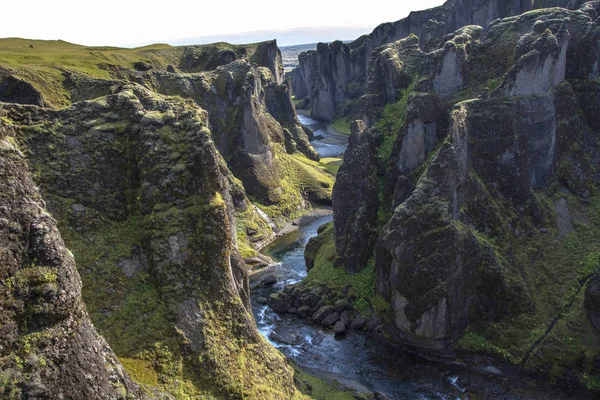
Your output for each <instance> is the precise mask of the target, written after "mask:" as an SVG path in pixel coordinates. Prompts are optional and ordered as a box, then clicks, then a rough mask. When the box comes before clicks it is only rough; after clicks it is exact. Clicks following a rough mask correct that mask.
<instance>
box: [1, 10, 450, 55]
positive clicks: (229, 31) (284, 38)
mask: <svg viewBox="0 0 600 400" xmlns="http://www.w3.org/2000/svg"><path fill="white" fill-rule="evenodd" d="M443 2H444V1H443V0H420V1H418V2H416V1H389V0H366V1H364V0H363V1H361V2H360V3H358V2H354V1H348V0H346V1H338V0H335V1H334V0H329V1H328V0H302V1H294V0H292V1H289V0H288V1H281V0H277V1H274V0H254V1H231V0H230V1H223V0H210V1H202V0H196V1H189V0H162V1H154V0H145V1H138V0H100V1H94V2H88V1H85V0H2V4H1V5H0V8H1V10H2V15H3V18H2V23H1V24H0V37H21V38H27V39H48V40H57V39H61V40H65V41H68V42H72V43H77V44H83V45H89V46H100V45H103V46H104V45H106V46H123V47H132V46H135V45H144V44H149V43H169V44H173V45H178V44H193V43H197V44H201V43H209V42H216V41H229V42H232V43H250V42H257V41H262V40H268V39H278V43H279V45H280V46H285V45H290V44H302V43H312V42H316V41H331V40H334V39H341V40H349V39H355V38H357V37H358V36H360V35H361V34H364V33H369V32H370V31H371V30H373V28H374V27H376V26H377V25H379V24H380V23H383V22H390V21H396V20H398V19H401V18H404V17H406V16H407V15H408V13H409V12H410V11H414V10H423V9H426V8H431V7H435V6H438V5H440V4H442V3H443ZM358 4H359V5H358Z"/></svg>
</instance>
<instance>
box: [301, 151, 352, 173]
mask: <svg viewBox="0 0 600 400" xmlns="http://www.w3.org/2000/svg"><path fill="white" fill-rule="evenodd" d="M292 156H293V157H295V158H296V159H297V160H298V161H300V162H302V163H304V164H307V165H310V166H313V167H318V168H320V169H322V170H323V171H326V172H329V173H330V174H331V175H334V176H335V175H337V172H338V170H339V169H340V166H341V165H342V162H343V159H342V158H339V157H328V158H321V159H320V160H319V161H313V160H310V159H308V158H306V156H305V155H304V154H302V153H298V152H296V153H294V154H292Z"/></svg>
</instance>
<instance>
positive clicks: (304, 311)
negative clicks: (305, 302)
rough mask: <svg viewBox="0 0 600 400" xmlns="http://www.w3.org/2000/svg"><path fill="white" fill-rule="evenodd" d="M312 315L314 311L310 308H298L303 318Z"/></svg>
mask: <svg viewBox="0 0 600 400" xmlns="http://www.w3.org/2000/svg"><path fill="white" fill-rule="evenodd" d="M311 313H312V310H311V308H310V307H308V306H301V307H298V315H299V316H301V317H302V318H306V317H308V316H310V315H311Z"/></svg>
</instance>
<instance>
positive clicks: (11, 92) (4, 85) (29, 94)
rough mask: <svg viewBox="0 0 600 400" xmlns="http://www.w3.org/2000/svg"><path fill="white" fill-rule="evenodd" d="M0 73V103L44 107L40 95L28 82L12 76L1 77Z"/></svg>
mask: <svg viewBox="0 0 600 400" xmlns="http://www.w3.org/2000/svg"><path fill="white" fill-rule="evenodd" d="M1 72H2V71H0V101H4V102H6V103H18V104H32V105H36V106H41V107H43V106H44V100H43V99H42V95H41V93H40V92H39V91H38V90H37V89H36V88H35V87H33V85H32V84H31V83H29V82H26V81H24V80H22V79H19V78H16V77H14V76H6V77H2V74H1Z"/></svg>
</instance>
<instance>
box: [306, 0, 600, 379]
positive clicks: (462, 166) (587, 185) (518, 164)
mask: <svg viewBox="0 0 600 400" xmlns="http://www.w3.org/2000/svg"><path fill="white" fill-rule="evenodd" d="M452 4H454V5H455V6H458V4H459V2H453V3H452ZM599 7H600V3H599V2H590V3H587V4H585V5H584V6H582V8H581V9H580V10H575V11H569V10H566V9H562V8H553V9H548V10H539V11H536V12H529V13H525V14H523V15H519V16H514V17H509V18H505V19H502V20H497V21H494V22H493V23H491V24H490V25H489V26H488V27H487V32H486V33H485V35H484V36H481V33H482V32H483V31H485V30H486V29H483V28H482V27H475V26H467V27H464V28H461V29H458V30H456V31H455V32H453V33H452V34H450V35H448V36H446V37H444V38H443V39H442V40H441V41H440V42H439V45H438V48H436V49H431V50H430V51H428V52H425V51H422V50H421V49H420V48H418V47H417V46H416V43H417V42H421V46H423V44H422V38H421V39H418V38H416V37H413V36H411V37H408V38H406V39H403V40H400V41H397V42H395V43H393V44H388V45H385V46H382V47H381V48H379V49H377V50H376V51H375V52H373V58H372V60H371V64H370V66H371V68H370V71H371V72H370V74H369V81H368V84H367V86H366V87H367V92H366V94H365V95H364V96H363V97H362V98H361V99H360V101H359V102H357V105H359V106H360V107H361V109H360V110H359V112H360V114H359V115H363V116H365V118H364V120H365V122H366V124H364V125H363V126H364V129H361V130H360V131H355V132H353V134H352V136H351V138H350V146H349V147H348V150H347V153H346V157H345V161H344V164H343V166H342V168H341V169H340V173H341V174H342V175H341V176H340V177H339V180H338V183H336V186H335V187H334V226H335V241H336V254H335V259H336V260H337V262H338V263H339V264H341V265H343V266H345V268H346V270H347V271H349V272H352V273H355V272H357V268H358V270H360V271H362V273H367V272H368V269H367V268H368V264H367V263H365V262H356V260H358V259H362V260H368V259H369V257H370V256H372V255H373V254H374V255H375V258H376V260H375V269H376V274H377V278H376V286H377V292H378V293H379V294H380V295H382V296H383V297H384V298H385V299H386V300H387V302H389V304H390V307H391V310H392V312H391V315H392V317H391V321H390V325H391V326H392V332H393V333H392V336H395V338H396V339H398V340H400V341H401V342H403V343H405V344H407V345H410V346H412V347H414V348H417V349H420V350H425V351H428V352H435V353H437V354H444V355H446V356H453V354H454V351H456V350H457V349H458V350H460V351H470V352H473V351H474V352H478V353H481V352H484V353H486V354H494V355H501V356H503V357H507V358H508V359H510V360H519V361H518V362H522V363H523V365H524V366H526V367H528V368H531V369H534V370H536V371H537V372H542V373H546V374H552V373H555V372H551V370H552V369H553V371H561V373H563V372H564V373H567V372H565V371H571V372H569V373H576V374H578V375H577V376H578V377H579V378H578V379H579V383H578V384H579V385H585V379H584V377H583V375H582V374H583V372H582V371H583V369H582V365H584V366H585V367H583V368H588V367H590V368H591V365H592V364H593V360H594V357H595V354H596V353H597V351H591V352H590V356H589V357H588V356H586V357H584V359H579V358H578V360H579V361H577V362H571V361H566V359H567V358H569V360H571V359H575V358H577V356H576V355H575V354H580V353H579V351H581V348H582V347H584V346H587V345H586V344H584V343H598V341H599V340H600V335H599V334H598V332H597V331H595V330H593V329H590V328H591V326H592V325H591V324H589V323H588V322H587V321H588V320H587V314H589V315H590V320H592V321H594V318H595V313H596V310H595V308H594V301H595V300H594V290H595V289H594V284H595V281H594V280H592V281H590V283H589V284H588V289H587V294H586V298H585V307H584V301H583V297H582V295H580V294H579V291H580V289H581V285H582V282H586V280H587V278H588V277H589V276H590V274H591V273H593V272H594V271H596V270H597V257H596V256H595V255H594V254H595V253H594V251H595V250H593V249H594V248H595V246H596V245H595V244H594V243H595V239H592V238H593V237H595V235H596V233H591V232H592V231H593V232H598V230H600V226H598V225H596V222H597V220H596V219H595V218H596V215H597V214H596V211H594V210H595V207H596V206H595V205H592V204H596V202H597V189H595V188H596V185H597V183H598V182H600V180H599V179H600V175H599V171H600V165H598V163H597V160H598V158H597V157H598V154H599V153H598V152H599V150H600V148H599V147H598V143H597V137H598V123H597V117H594V116H596V115H597V111H598V109H597V107H598V104H599V103H598V100H599V97H598V93H599V91H598V82H597V80H595V78H594V79H590V77H591V76H593V73H592V71H594V68H595V67H594V65H595V63H596V56H597V54H596V49H597V47H596V46H597V40H598V36H597V35H598V33H599V30H598V25H597V21H596V18H594V13H595V12H597V9H598V8H599ZM477 18H484V17H483V16H480V17H477ZM448 21H450V20H448ZM585 48H587V49H588V52H591V53H592V55H591V56H589V55H584V54H585V50H584V49H585ZM399 77H400V79H399ZM357 143H362V144H366V143H374V146H373V147H372V149H371V150H369V151H364V152H363V153H360V154H359V153H358V152H357V151H356V149H357V148H358V147H357V146H356V144H357ZM367 147H368V146H367ZM344 171H346V172H349V171H353V172H352V173H348V174H347V175H343V172H344ZM364 171H368V173H366V174H365V172H364ZM368 182H377V183H378V184H375V185H372V186H369V187H364V185H365V184H368ZM351 188H360V189H359V190H354V189H351ZM365 196H366V197H368V198H369V199H371V201H372V202H373V203H371V206H370V208H368V211H369V212H370V214H369V215H370V216H369V221H375V218H377V219H378V220H379V223H380V225H379V226H378V228H377V229H376V231H375V232H374V233H370V234H369V233H366V232H365V229H366V228H365V225H366V224H364V223H362V224H352V223H351V221H355V220H357V219H358V218H361V217H362V215H363V213H364V210H363V209H362V208H360V205H361V204H362V202H363V201H364V198H365ZM338 199H341V200H340V201H341V202H342V203H338ZM375 199H378V201H376V200H375ZM340 204H343V206H340ZM555 204H556V205H557V206H556V207H555V206H554V205H555ZM373 207H376V208H377V210H371V208H373ZM577 218H579V221H581V222H583V223H584V224H590V225H586V226H589V227H590V229H591V230H592V231H587V230H586V229H587V228H586V229H581V226H579V227H578V225H577V223H575V220H576V219H577ZM584 221H585V222H584ZM592 221H595V222H592ZM592 227H593V228H592ZM372 237H377V243H376V246H375V250H374V252H373V251H372V250H369V246H368V245H367V243H370V240H371V238H372ZM355 238H360V239H361V240H362V242H359V241H354V242H352V243H358V245H351V246H348V243H349V242H350V241H352V240H355ZM575 238H576V239H575ZM571 240H578V241H579V243H581V244H582V247H578V250H577V252H574V251H573V248H572V247H570V244H569V243H572V242H570V241H571ZM315 243H316V242H315ZM348 249H350V254H351V257H347V256H346V253H348V251H349V250H348ZM363 251H364V253H362V252H363ZM317 252H318V249H311V254H315V253H317ZM368 253H370V254H368ZM321 262H322V261H321ZM559 277H560V278H559ZM557 282H560V283H558V284H557ZM550 288H551V289H550ZM550 293H552V294H551V295H550ZM586 310H587V312H586ZM549 316H550V317H549ZM524 321H526V322H524ZM574 321H577V322H576V323H575V322H574ZM575 326H576V328H575ZM535 329H537V332H540V333H539V334H537V336H536V335H533V336H528V335H522V334H521V333H522V332H523V331H527V332H532V331H533V330H535ZM568 329H572V331H569V332H574V331H577V332H578V333H577V335H576V339H574V340H573V341H572V342H570V343H577V344H576V345H573V346H571V347H569V345H566V344H565V342H563V341H564V340H565V337H566V336H568V335H567V334H566V333H565V332H567V330H568ZM555 330H556V333H554V331H555ZM561 346H563V347H564V348H565V350H564V352H562V353H560V354H559V353H557V352H556V351H552V350H551V349H556V348H559V347H561ZM571 357H572V358H571ZM578 363H579V364H578ZM573 371H577V372H573ZM561 379H562V378H561Z"/></svg>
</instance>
